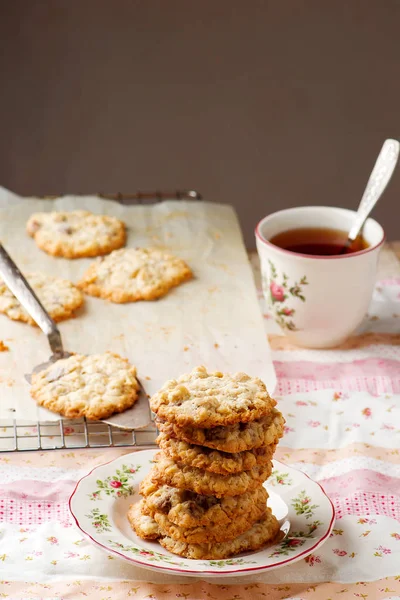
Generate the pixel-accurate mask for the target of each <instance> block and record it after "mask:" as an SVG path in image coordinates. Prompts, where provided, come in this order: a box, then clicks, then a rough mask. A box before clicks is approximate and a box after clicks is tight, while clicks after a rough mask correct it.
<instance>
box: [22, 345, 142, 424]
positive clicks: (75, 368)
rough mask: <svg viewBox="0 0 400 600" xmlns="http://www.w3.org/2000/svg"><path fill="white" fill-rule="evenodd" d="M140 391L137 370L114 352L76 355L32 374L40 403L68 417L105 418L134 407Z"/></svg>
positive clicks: (35, 397)
mask: <svg viewBox="0 0 400 600" xmlns="http://www.w3.org/2000/svg"><path fill="white" fill-rule="evenodd" d="M138 392H139V384H138V382H137V380H136V369H135V367H133V366H131V365H130V364H129V362H128V361H127V360H126V359H124V358H121V357H120V356H118V354H112V353H111V352H106V353H105V354H92V355H89V356H84V355H82V354H74V355H72V356H70V357H69V358H63V359H61V360H58V361H57V362H55V363H54V364H52V365H50V366H49V367H47V368H46V369H44V370H43V371H40V372H39V373H33V374H32V386H31V395H32V397H33V398H34V399H35V400H36V402H37V404H38V405H39V406H43V407H44V408H48V409H49V410H52V411H54V412H57V413H60V414H61V415H63V416H65V417H68V418H79V417H86V418H87V419H93V420H98V419H106V418H107V417H109V416H110V415H112V414H114V413H119V412H123V411H124V410H126V409H127V408H130V407H131V406H133V404H134V403H135V402H136V400H137V398H138Z"/></svg>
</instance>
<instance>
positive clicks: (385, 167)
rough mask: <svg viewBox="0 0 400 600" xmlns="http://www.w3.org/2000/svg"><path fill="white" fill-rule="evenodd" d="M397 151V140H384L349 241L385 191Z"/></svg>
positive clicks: (358, 230) (356, 234)
mask: <svg viewBox="0 0 400 600" xmlns="http://www.w3.org/2000/svg"><path fill="white" fill-rule="evenodd" d="M399 149H400V144H399V142H398V141H397V140H385V142H384V144H383V146H382V150H381V151H380V153H379V156H378V158H377V160H376V163H375V166H374V168H373V170H372V173H371V175H370V178H369V180H368V183H367V187H366V188H365V191H364V194H363V197H362V199H361V202H360V206H359V207H358V211H357V215H356V219H355V221H354V224H353V226H352V228H351V229H350V233H349V236H348V239H349V240H350V241H354V240H355V239H356V237H357V236H358V234H359V233H360V231H361V228H362V226H363V225H364V223H365V221H366V219H367V217H368V215H369V214H370V212H371V210H372V209H373V208H374V206H375V204H376V203H377V202H378V200H379V198H380V197H381V195H382V194H383V192H384V191H385V188H386V186H387V184H388V183H389V181H390V179H391V177H392V175H393V171H394V169H395V166H396V164H397V160H398V158H399Z"/></svg>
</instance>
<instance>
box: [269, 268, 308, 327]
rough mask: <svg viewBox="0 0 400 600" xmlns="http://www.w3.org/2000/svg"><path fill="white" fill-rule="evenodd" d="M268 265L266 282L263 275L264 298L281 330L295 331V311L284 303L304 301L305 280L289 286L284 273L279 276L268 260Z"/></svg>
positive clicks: (306, 283) (302, 279) (287, 278)
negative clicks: (268, 273)
mask: <svg viewBox="0 0 400 600" xmlns="http://www.w3.org/2000/svg"><path fill="white" fill-rule="evenodd" d="M268 264H269V267H270V279H269V282H268V279H267V277H266V275H265V274H263V289H264V294H265V297H266V298H268V299H269V305H270V308H271V312H272V313H273V316H274V318H275V321H276V322H277V323H278V325H280V326H281V327H282V329H289V330H290V331H297V327H296V325H295V323H294V321H293V319H292V317H293V315H294V314H295V312H296V310H295V309H294V308H292V307H291V306H287V305H286V302H287V301H291V300H292V299H294V298H297V299H299V300H301V301H302V302H305V301H306V298H305V296H304V294H303V286H305V285H308V281H307V278H306V276H304V277H302V278H301V279H300V281H299V282H297V281H295V282H294V283H293V285H291V284H290V282H289V277H288V276H287V275H286V273H282V275H281V276H280V275H279V274H278V271H277V270H276V267H275V265H274V263H273V262H272V261H271V260H268Z"/></svg>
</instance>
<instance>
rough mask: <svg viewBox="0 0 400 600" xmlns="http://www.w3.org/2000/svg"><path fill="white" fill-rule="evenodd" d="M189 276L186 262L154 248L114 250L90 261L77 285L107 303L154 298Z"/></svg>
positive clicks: (163, 294) (159, 296)
mask: <svg viewBox="0 0 400 600" xmlns="http://www.w3.org/2000/svg"><path fill="white" fill-rule="evenodd" d="M191 277H192V272H191V270H190V268H189V267H188V266H187V264H186V263H185V262H184V261H183V260H181V259H180V258H177V257H175V256H173V255H172V254H168V253H166V252H164V251H163V250H158V249H157V248H126V249H124V250H116V251H115V252H112V253H111V254H110V255H109V256H106V257H105V258H101V259H98V260H97V261H95V262H93V263H92V264H91V265H90V266H89V268H88V270H87V271H86V273H85V274H84V275H83V278H82V279H81V281H80V282H79V283H78V286H79V287H80V288H81V289H82V290H84V291H85V292H86V293H87V294H90V295H91V296H99V297H100V298H105V299H106V300H110V301H111V302H118V303H122V302H136V301H138V300H155V299H157V298H161V296H165V294H167V292H168V291H169V290H170V289H171V288H173V287H175V286H177V285H179V284H180V283H182V282H183V281H186V280H187V279H190V278H191Z"/></svg>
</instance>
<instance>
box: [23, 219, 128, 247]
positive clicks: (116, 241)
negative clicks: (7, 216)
mask: <svg viewBox="0 0 400 600" xmlns="http://www.w3.org/2000/svg"><path fill="white" fill-rule="evenodd" d="M26 230H27V232H28V234H29V235H30V236H31V237H33V239H34V240H35V242H36V244H37V246H38V247H39V248H40V249H41V250H44V252H47V254H51V255H52V256H63V257H64V258H84V257H93V256H102V255H103V254H109V253H110V252H112V250H116V249H117V248H121V247H122V246H124V245H125V241H126V231H125V224H124V223H123V222H122V221H120V220H119V219H117V218H116V217H111V216H108V215H95V214H93V213H91V212H89V211H87V210H73V211H70V212H58V211H53V212H42V213H34V214H33V215H31V216H30V218H29V220H28V222H27V224H26Z"/></svg>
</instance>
